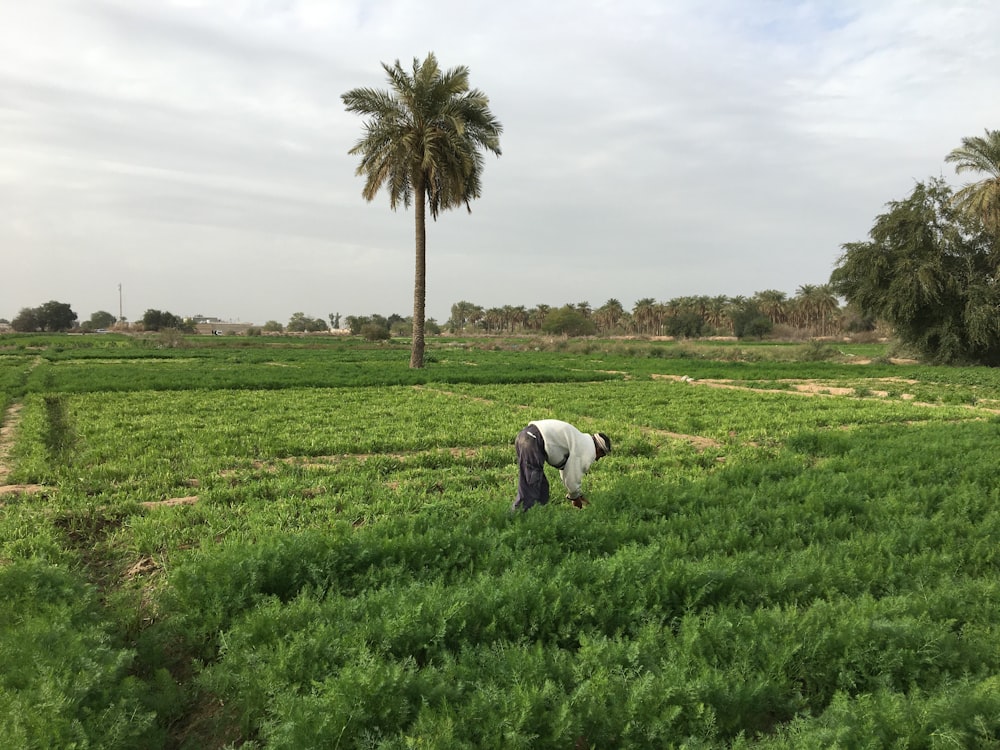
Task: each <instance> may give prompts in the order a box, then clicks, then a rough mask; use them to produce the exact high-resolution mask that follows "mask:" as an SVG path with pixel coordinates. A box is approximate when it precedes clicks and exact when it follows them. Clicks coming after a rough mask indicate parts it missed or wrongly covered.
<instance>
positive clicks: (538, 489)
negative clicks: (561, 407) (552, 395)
mask: <svg viewBox="0 0 1000 750" xmlns="http://www.w3.org/2000/svg"><path fill="white" fill-rule="evenodd" d="M514 449H515V450H516V451H517V466H518V473H517V499H516V500H515V501H514V506H513V510H515V511H517V510H520V511H526V510H528V509H529V508H531V507H533V506H535V505H545V504H546V503H547V502H548V501H549V480H548V478H547V477H546V476H545V464H548V465H549V466H554V467H555V468H557V469H559V476H560V477H561V478H562V481H563V484H564V485H566V499H567V500H569V501H570V502H572V503H573V505H574V506H576V507H577V508H582V507H583V506H584V505H586V504H587V499H586V498H585V497H584V496H583V475H584V474H586V473H587V472H588V471H589V470H590V467H591V465H593V463H594V462H595V461H597V460H598V459H600V458H603V457H604V456H607V455H608V454H609V453H611V439H610V438H609V437H608V436H607V435H605V434H604V433H603V432H595V433H593V434H592V435H588V434H587V433H586V432H581V431H580V430H578V429H577V428H576V427H574V426H573V425H571V424H570V423H569V422H563V421H562V420H559V419H538V420H535V421H534V422H532V423H530V424H529V425H528V426H527V427H525V428H524V429H523V430H521V432H519V433H518V435H517V438H516V439H515V440H514Z"/></svg>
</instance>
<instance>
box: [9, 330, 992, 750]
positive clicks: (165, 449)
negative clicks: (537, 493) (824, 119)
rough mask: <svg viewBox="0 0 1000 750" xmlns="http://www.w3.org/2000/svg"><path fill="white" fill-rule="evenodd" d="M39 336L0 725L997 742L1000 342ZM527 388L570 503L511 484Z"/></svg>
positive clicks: (558, 738)
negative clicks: (841, 355) (993, 353)
mask: <svg viewBox="0 0 1000 750" xmlns="http://www.w3.org/2000/svg"><path fill="white" fill-rule="evenodd" d="M31 341H32V343H31V346H33V347H37V348H35V349H33V350H31V351H30V352H29V351H27V350H25V349H23V348H17V347H14V348H10V349H6V350H0V383H2V384H3V390H2V393H3V398H4V399H5V402H6V403H14V402H20V404H21V407H22V408H21V409H20V412H19V413H18V414H17V417H16V419H17V421H18V424H17V426H16V427H17V430H16V441H15V442H14V445H13V447H12V450H11V452H10V454H9V456H8V457H7V461H8V463H9V466H8V468H9V469H10V473H9V475H7V477H6V480H5V481H7V482H8V483H14V482H23V483H25V484H27V485H37V486H35V487H34V488H33V489H24V490H20V491H17V492H7V493H5V494H3V495H0V503H2V504H3V506H2V507H0V597H2V604H3V613H4V614H3V615H2V616H0V624H2V629H0V649H2V657H3V663H4V664H5V671H4V676H3V678H0V679H2V680H3V681H2V683H0V685H2V690H0V700H2V701H3V706H2V709H3V710H2V711H0V715H2V716H3V717H4V718H3V719H0V722H3V723H0V732H2V734H0V739H2V740H3V742H2V744H3V745H4V746H5V747H6V746H11V747H48V746H72V745H73V743H76V745H77V746H81V747H83V746H98V747H144V748H146V747H149V748H155V747H164V748H166V747H177V748H195V747H198V748H203V747H218V748H223V747H239V746H246V747H268V748H271V747H274V748H301V747H340V748H352V747H353V748H370V747H381V748H408V747H418V746H423V747H437V748H452V747H468V748H478V747H526V748H527V747H530V748H566V747H579V748H584V747H595V748H596V747H600V748H605V747H650V748H663V747H691V748H696V747H698V748H723V747H725V748H802V747H805V748H810V747H816V748H820V747H823V748H826V747H838V746H839V747H887V746H899V747H947V746H960V747H997V746H1000V699H998V697H997V696H998V694H1000V690H998V683H997V677H996V675H997V674H1000V651H998V649H997V647H996V643H997V642H998V641H1000V615H998V612H1000V575H998V574H1000V552H998V551H997V550H998V547H997V545H996V540H997V538H998V536H1000V495H998V490H997V485H996V480H995V473H996V472H995V463H996V462H995V457H994V453H995V449H994V446H996V445H997V442H998V438H1000V419H998V414H997V412H996V408H997V403H1000V401H998V399H1000V375H998V373H997V372H995V371H992V370H986V369H982V368H928V367H922V366H916V365H912V366H911V365H889V364H873V365H864V366H861V365H847V364H840V363H837V362H835V361H810V362H798V363H796V362H791V361H782V360H781V359H779V358H778V355H774V356H769V357H761V358H760V360H759V361H757V362H750V361H722V360H719V359H716V360H712V359H708V358H706V357H704V356H703V352H701V351H698V350H693V349H688V350H685V349H682V348H680V347H677V346H669V347H668V346H658V345H657V346H654V345H652V344H645V345H641V346H638V348H637V349H636V351H634V352H631V353H630V352H628V351H627V350H626V349H625V346H631V345H625V344H620V343H619V344H609V345H607V346H605V345H603V344H601V343H599V342H595V343H593V344H591V345H589V346H588V347H587V348H586V349H584V348H580V349H575V348H573V347H566V349H565V350H563V351H546V352H535V351H532V350H530V349H529V348H528V347H526V346H524V345H523V344H521V343H520V342H519V343H516V344H512V345H511V346H510V347H508V348H504V347H498V348H483V347H480V346H476V345H472V344H469V343H467V342H450V343H442V344H440V345H438V346H434V347H431V348H429V350H428V357H427V360H428V366H427V367H426V368H425V370H424V371H421V372H419V373H411V372H410V371H408V369H407V368H406V366H405V352H404V351H403V349H402V348H398V347H394V346H388V347H382V348H379V347H363V346H360V345H358V343H357V342H330V343H327V342H323V343H320V344H307V343H304V342H303V341H295V340H289V339H279V340H277V341H275V342H266V341H264V342H250V343H247V342H245V341H237V342H234V341H222V342H219V341H214V340H213V341H211V342H208V343H204V344H202V343H199V342H197V341H194V340H192V341H191V342H185V343H184V345H183V346H180V347H177V348H157V346H156V342H155V340H154V339H150V340H148V341H145V342H141V343H140V342H136V341H132V340H128V339H117V337H101V338H96V337H89V338H84V337H64V338H58V337H49V338H39V339H32V340H31ZM88 342H94V343H93V345H92V346H91V345H89V344H88ZM654 351H655V354H654ZM727 351H728V352H730V353H734V352H735V351H736V349H735V347H729V348H728V349H727ZM401 353H402V354H401ZM866 353H867V354H871V353H870V352H866ZM740 356H741V357H742V359H744V360H746V359H747V357H745V356H743V355H740ZM732 359H734V360H735V359H736V358H735V357H734V358H732ZM709 380H711V381H713V382H706V381H709ZM716 381H717V382H716ZM813 391H817V392H819V393H820V394H821V395H812V392H813ZM542 417H555V418H562V419H566V420H568V421H571V422H573V423H575V424H577V425H578V426H579V427H581V429H584V430H587V431H597V430H601V431H604V432H607V433H608V434H609V435H611V436H612V440H613V442H614V453H613V454H612V455H611V456H610V457H608V458H607V459H604V460H602V461H601V462H600V463H598V464H596V465H595V467H594V468H593V470H592V471H591V473H590V474H589V475H588V476H587V477H586V479H585V489H586V492H587V495H588V497H589V498H590V500H591V505H590V506H589V507H588V508H587V509H586V510H584V511H577V510H575V509H573V508H572V507H570V506H569V505H568V504H566V503H564V502H561V501H560V498H561V496H562V493H561V492H560V488H559V484H558V477H557V475H556V472H555V471H554V470H552V472H551V477H550V478H551V480H552V482H553V501H552V502H551V503H550V504H549V505H548V506H546V507H539V508H536V509H533V510H532V511H530V512H529V513H526V514H518V515H513V514H511V513H510V510H509V508H510V504H511V502H512V500H513V496H514V491H515V483H516V466H515V464H514V452H513V446H512V441H513V437H514V436H515V435H516V434H517V432H518V431H519V430H520V429H521V427H523V426H524V425H525V424H526V423H527V422H528V421H530V420H532V419H537V418H542ZM8 665H9V667H8Z"/></svg>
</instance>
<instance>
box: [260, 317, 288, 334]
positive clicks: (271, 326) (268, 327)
mask: <svg viewBox="0 0 1000 750" xmlns="http://www.w3.org/2000/svg"><path fill="white" fill-rule="evenodd" d="M263 330H264V331H266V332H267V333H281V332H282V331H283V330H284V326H283V325H281V323H279V322H278V321H276V320H269V321H267V322H266V323H265V324H264V328H263Z"/></svg>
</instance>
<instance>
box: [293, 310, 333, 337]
mask: <svg viewBox="0 0 1000 750" xmlns="http://www.w3.org/2000/svg"><path fill="white" fill-rule="evenodd" d="M286 330H287V331H288V332H289V333H304V332H308V333H315V332H316V331H325V330H327V325H326V321H325V320H323V319H322V318H310V317H309V316H308V315H306V314H305V313H302V312H296V313H292V317H291V318H290V319H289V321H288V325H287V326H286Z"/></svg>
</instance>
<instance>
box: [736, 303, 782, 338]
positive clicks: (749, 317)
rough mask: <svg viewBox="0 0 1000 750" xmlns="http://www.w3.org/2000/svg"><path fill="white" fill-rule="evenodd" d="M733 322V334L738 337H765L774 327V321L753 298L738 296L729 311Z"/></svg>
mask: <svg viewBox="0 0 1000 750" xmlns="http://www.w3.org/2000/svg"><path fill="white" fill-rule="evenodd" d="M729 315H730V318H731V319H732V322H733V335H734V336H736V337H737V338H741V339H743V338H748V337H756V338H759V339H760V338H764V336H766V335H767V334H769V333H770V332H771V331H772V330H773V329H774V323H772V322H771V319H770V318H769V317H767V315H765V314H764V313H763V312H761V309H760V308H759V307H758V306H757V302H756V301H755V300H752V299H744V298H737V299H736V300H734V301H733V305H732V307H731V308H730V311H729Z"/></svg>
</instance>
